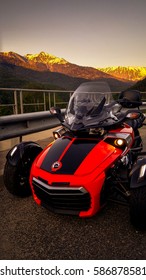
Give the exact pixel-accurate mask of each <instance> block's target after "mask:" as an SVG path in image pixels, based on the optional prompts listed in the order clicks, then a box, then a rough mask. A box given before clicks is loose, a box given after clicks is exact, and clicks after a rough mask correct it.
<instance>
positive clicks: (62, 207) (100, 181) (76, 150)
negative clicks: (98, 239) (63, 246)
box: [4, 82, 146, 228]
mask: <svg viewBox="0 0 146 280" xmlns="http://www.w3.org/2000/svg"><path fill="white" fill-rule="evenodd" d="M140 104H141V100H140V93H139V92H138V91H134V90H133V91H130V90H129V91H128V90H127V91H125V92H122V93H121V95H120V99H119V100H117V101H114V100H113V98H112V94H111V92H110V88H109V86H108V85H107V84H106V83H103V82H87V83H83V84H81V85H80V86H79V87H78V88H77V90H76V91H75V92H74V93H73V95H72V96H71V98H70V100H69V104H68V107H67V110H66V113H65V116H64V118H63V116H62V114H61V111H60V110H59V109H58V108H54V107H53V108H51V109H50V111H51V113H52V114H55V115H56V116H57V117H58V118H59V120H60V121H61V123H62V126H61V127H60V128H59V129H58V130H56V131H55V132H54V137H55V139H56V140H54V142H52V143H51V144H49V145H48V146H47V147H46V148H45V149H44V150H42V148H41V147H40V146H39V145H38V144H37V143H34V142H22V143H20V144H18V145H16V146H15V147H13V148H12V149H11V150H10V151H9V153H8V154H7V162H6V165H5V170H4V183H5V186H6V188H7V189H8V190H9V191H10V192H11V193H13V194H14V195H19V196H25V195H28V194H29V193H30V190H31V192H32V195H33V198H34V200H35V201H36V203H38V204H39V205H40V204H41V205H43V206H45V207H47V208H49V209H50V210H53V211H54V212H57V213H66V214H76V215H79V216H80V217H90V216H93V215H94V214H96V213H97V212H98V211H100V210H101V208H102V207H103V206H104V205H105V204H106V202H107V200H108V199H114V200H118V201H120V202H122V203H128V204H129V208H130V219H131V222H132V224H133V225H135V226H136V227H141V228H142V227H146V157H144V153H142V152H141V150H142V140H141V137H140V135H139V131H138V128H139V127H141V126H142V125H143V121H144V119H145V118H144V115H143V114H142V112H141V111H140V110H139V109H138V108H139V107H138V106H139V105H140ZM136 108H137V109H136Z"/></svg>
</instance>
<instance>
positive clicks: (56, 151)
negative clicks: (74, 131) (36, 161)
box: [41, 138, 71, 172]
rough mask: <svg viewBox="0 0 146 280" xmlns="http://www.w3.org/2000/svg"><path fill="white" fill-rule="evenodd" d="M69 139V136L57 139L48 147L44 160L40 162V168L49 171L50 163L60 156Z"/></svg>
mask: <svg viewBox="0 0 146 280" xmlns="http://www.w3.org/2000/svg"><path fill="white" fill-rule="evenodd" d="M70 141H71V139H69V138H59V139H57V140H56V141H55V143H54V144H53V145H52V146H51V148H50V149H49V151H48V153H47V155H46V157H45V159H44V161H43V162H42V165H41V169H43V170H45V171H48V172H51V171H52V170H51V166H52V164H53V163H54V162H55V161H57V160H58V159H59V158H60V156H61V155H62V153H63V152H64V150H65V148H66V147H67V146H68V144H69V143H70Z"/></svg>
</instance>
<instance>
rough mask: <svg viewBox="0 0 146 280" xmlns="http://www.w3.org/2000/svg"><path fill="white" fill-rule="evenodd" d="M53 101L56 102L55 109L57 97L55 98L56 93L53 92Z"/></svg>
mask: <svg viewBox="0 0 146 280" xmlns="http://www.w3.org/2000/svg"><path fill="white" fill-rule="evenodd" d="M53 101H54V105H53V106H54V107H55V106H56V96H55V92H53Z"/></svg>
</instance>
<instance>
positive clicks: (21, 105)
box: [20, 90, 23, 114]
mask: <svg viewBox="0 0 146 280" xmlns="http://www.w3.org/2000/svg"><path fill="white" fill-rule="evenodd" d="M20 113H21V114H23V95H22V90H20Z"/></svg>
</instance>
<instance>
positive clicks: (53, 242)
mask: <svg viewBox="0 0 146 280" xmlns="http://www.w3.org/2000/svg"><path fill="white" fill-rule="evenodd" d="M141 134H142V136H143V139H144V144H145V142H146V141H145V138H144V135H146V129H142V131H141ZM47 142H48V140H47ZM43 145H45V141H44V142H43ZM145 146H146V145H145ZM0 214H1V215H0V225H1V226H0V259H4V260H5V259H10V260H12V259H15V260H16V259H20V260H24V259H27V260H29V259H50V260H55V259H58V260H65V259H68V260H73V259H78V260H80V259H83V260H84V259H86V260H93V259H94V260H98V259H100V260H103V259H104V260H105V259H106V260H112V259H113V260H115V259H118V260H122V259H125V260H126V259H127V260H128V259H134V260H140V259H141V260H145V259H146V232H145V231H144V232H141V231H137V230H136V229H135V228H133V226H132V225H131V224H130V222H129V209H128V207H127V206H122V205H118V204H115V203H111V202H110V203H109V204H108V205H107V206H106V208H105V209H104V210H103V211H102V212H101V213H99V214H97V215H95V216H94V217H92V218H88V219H81V218H78V217H74V216H68V215H66V216H65V215H59V214H54V213H51V212H49V211H48V210H46V209H45V208H42V207H39V206H38V205H36V204H35V202H34V201H33V199H32V197H29V198H24V199H20V198H16V197H13V196H12V195H10V194H9V193H8V192H7V191H6V189H5V188H4V184H3V179H2V176H1V177H0Z"/></svg>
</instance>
